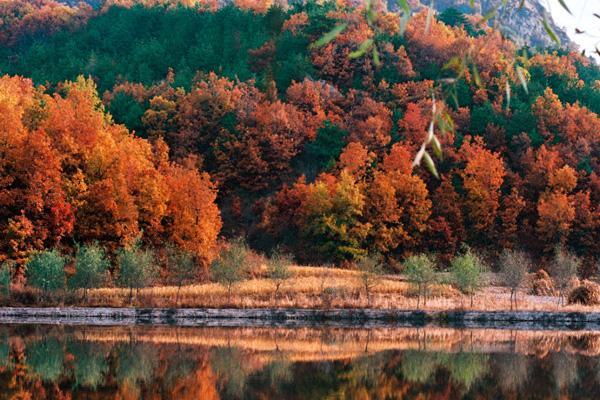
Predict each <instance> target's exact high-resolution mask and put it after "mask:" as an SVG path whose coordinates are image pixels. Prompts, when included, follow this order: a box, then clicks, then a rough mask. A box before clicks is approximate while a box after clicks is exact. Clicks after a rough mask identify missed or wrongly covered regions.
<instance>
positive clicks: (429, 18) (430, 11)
mask: <svg viewBox="0 0 600 400" xmlns="http://www.w3.org/2000/svg"><path fill="white" fill-rule="evenodd" d="M432 20H433V1H432V2H431V7H429V8H428V9H427V19H426V20H425V34H426V35H428V34H429V29H430V28H431V21H432Z"/></svg>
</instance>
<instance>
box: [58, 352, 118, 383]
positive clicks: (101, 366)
mask: <svg viewBox="0 0 600 400" xmlns="http://www.w3.org/2000/svg"><path fill="white" fill-rule="evenodd" d="M67 350H68V351H69V353H70V354H72V355H73V358H74V360H73V375H74V377H75V383H76V385H77V386H80V387H84V388H90V389H96V388H97V387H98V386H99V385H101V384H102V382H103V381H104V379H105V377H106V375H107V374H108V370H109V366H108V360H107V357H106V354H104V353H103V351H102V347H101V346H98V345H97V344H90V343H86V342H79V341H73V342H69V343H68V345H67Z"/></svg>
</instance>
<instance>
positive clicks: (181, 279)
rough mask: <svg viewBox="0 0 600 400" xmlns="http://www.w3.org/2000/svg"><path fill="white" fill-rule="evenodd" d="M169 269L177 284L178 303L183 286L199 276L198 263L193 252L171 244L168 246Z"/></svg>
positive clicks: (172, 278) (176, 300) (172, 279)
mask: <svg viewBox="0 0 600 400" xmlns="http://www.w3.org/2000/svg"><path fill="white" fill-rule="evenodd" d="M167 270H168V273H169V275H170V278H171V281H172V282H174V283H175V285H177V297H176V299H175V303H176V304H177V302H178V300H179V291H180V290H181V286H182V285H183V284H184V283H186V282H190V281H192V280H193V279H194V278H195V277H197V276H198V263H197V262H196V260H195V259H194V255H193V254H192V253H190V252H187V251H185V250H182V249H178V248H177V247H175V246H169V247H167Z"/></svg>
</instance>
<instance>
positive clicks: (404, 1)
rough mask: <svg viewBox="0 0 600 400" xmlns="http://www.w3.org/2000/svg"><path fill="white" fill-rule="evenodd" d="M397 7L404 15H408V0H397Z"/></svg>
mask: <svg viewBox="0 0 600 400" xmlns="http://www.w3.org/2000/svg"><path fill="white" fill-rule="evenodd" d="M398 5H399V6H400V9H401V10H402V11H404V14H406V15H410V5H409V4H408V0H398Z"/></svg>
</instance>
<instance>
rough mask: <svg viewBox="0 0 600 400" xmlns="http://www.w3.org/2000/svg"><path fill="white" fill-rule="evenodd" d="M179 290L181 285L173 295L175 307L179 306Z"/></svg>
mask: <svg viewBox="0 0 600 400" xmlns="http://www.w3.org/2000/svg"><path fill="white" fill-rule="evenodd" d="M180 290H181V283H180V284H179V285H178V286H177V294H176V295H175V307H177V306H179V291H180Z"/></svg>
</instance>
